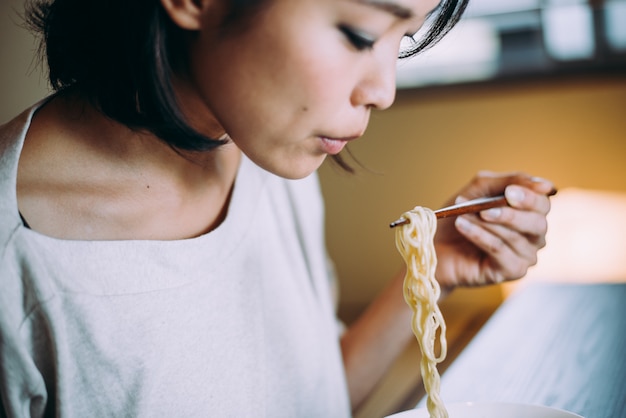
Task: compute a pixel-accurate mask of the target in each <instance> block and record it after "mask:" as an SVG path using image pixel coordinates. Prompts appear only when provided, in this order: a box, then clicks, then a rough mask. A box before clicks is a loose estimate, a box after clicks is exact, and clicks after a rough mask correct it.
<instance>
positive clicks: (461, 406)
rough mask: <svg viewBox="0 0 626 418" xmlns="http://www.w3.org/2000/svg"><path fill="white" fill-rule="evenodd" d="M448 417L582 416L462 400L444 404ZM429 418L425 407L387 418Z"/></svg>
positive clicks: (545, 417)
mask: <svg viewBox="0 0 626 418" xmlns="http://www.w3.org/2000/svg"><path fill="white" fill-rule="evenodd" d="M446 409H447V410H448V415H449V416H450V418H505V417H506V418H583V417H582V416H580V415H578V414H574V413H573V412H568V411H563V410H562V409H556V408H550V407H547V406H539V405H527V404H516V403H506V402H463V403H451V404H446ZM392 417H393V418H429V415H428V410H427V409H426V408H420V409H411V410H409V411H404V412H398V413H397V414H393V415H389V416H388V417H387V418H392Z"/></svg>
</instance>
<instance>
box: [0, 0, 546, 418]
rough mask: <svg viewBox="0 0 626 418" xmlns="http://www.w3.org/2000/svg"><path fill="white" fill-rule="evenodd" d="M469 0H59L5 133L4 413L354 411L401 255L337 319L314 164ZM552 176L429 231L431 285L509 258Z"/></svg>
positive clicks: (511, 268) (389, 347) (401, 331)
mask: <svg viewBox="0 0 626 418" xmlns="http://www.w3.org/2000/svg"><path fill="white" fill-rule="evenodd" d="M464 5H465V4H464V2H463V1H459V2H457V1H454V0H451V1H447V2H446V1H444V2H443V3H442V4H441V5H438V3H437V2H436V1H435V0H298V1H292V0H266V1H241V0H240V1H234V0H231V1H228V0H161V1H160V2H157V1H151V0H136V1H131V2H126V1H121V0H119V1H118V0H110V1H107V2H102V1H101V2H85V1H82V0H54V1H52V2H51V3H50V4H47V3H44V4H42V5H35V6H33V7H32V8H31V9H30V10H31V12H30V22H31V23H33V24H34V25H35V26H37V27H38V28H39V29H41V30H42V31H43V33H44V37H45V48H46V56H47V60H48V65H49V68H50V79H51V83H52V85H53V87H55V89H56V90H57V93H56V94H54V95H52V96H51V97H49V98H47V99H46V100H44V101H42V102H41V103H39V104H37V105H35V106H34V107H33V108H32V109H29V110H27V111H25V112H24V113H23V114H22V115H20V116H19V117H17V118H16V119H15V120H13V121H12V122H10V123H8V124H7V125H5V126H3V127H2V128H1V129H0V139H1V140H0V144H1V145H0V147H1V148H0V158H1V161H2V164H1V167H2V173H1V175H0V194H1V196H2V198H1V199H0V214H1V216H0V219H2V221H1V224H0V248H1V249H2V251H1V253H0V254H2V264H1V266H2V267H1V269H0V285H1V286H2V292H0V309H1V310H2V311H1V315H0V341H1V342H2V344H1V345H0V356H1V357H0V359H1V365H2V368H1V373H0V382H1V384H0V391H1V392H0V393H1V394H2V397H1V398H0V399H1V400H2V408H3V413H4V414H5V415H7V416H11V417H13V416H18V417H21V416H48V415H50V416H52V415H58V416H81V417H82V416H90V417H91V416H150V417H152V416H206V415H209V416H259V415H260V416H272V417H274V416H288V417H293V416H298V417H300V416H312V417H320V416H324V417H331V416H332V417H340V416H349V415H350V411H351V408H355V407H356V406H358V405H359V403H360V402H362V400H363V399H364V398H365V397H366V396H367V394H368V393H369V391H370V390H371V389H372V387H373V386H374V385H375V384H376V382H377V380H378V379H379V378H380V377H381V375H382V374H383V373H384V371H385V370H386V368H387V367H388V366H389V365H390V364H391V362H392V361H393V360H394V358H395V357H396V356H397V354H398V353H400V352H401V351H402V349H403V348H404V346H405V344H406V343H407V342H408V341H409V340H410V339H411V338H412V333H411V329H410V326H409V318H410V311H409V309H408V307H407V306H406V304H405V303H404V302H403V300H402V291H401V287H402V272H400V274H398V276H397V277H395V278H392V280H391V281H390V285H389V287H388V289H387V290H386V291H385V292H383V294H382V295H381V296H380V297H379V298H378V299H377V300H376V301H375V302H374V303H373V304H372V306H371V308H370V309H368V311H367V312H366V313H365V314H364V315H363V317H362V318H360V319H359V321H357V323H356V324H355V325H354V326H352V327H351V328H350V329H348V330H346V331H345V332H344V333H342V334H341V337H339V332H338V328H337V327H336V326H335V321H334V312H333V306H332V301H331V293H332V289H331V288H332V283H331V281H330V278H331V277H332V274H331V273H330V270H331V269H330V268H329V263H328V260H327V258H326V252H325V249H324V237H323V218H322V217H323V208H322V203H321V197H320V192H319V186H318V184H317V179H316V177H315V175H314V174H313V173H314V172H315V170H316V169H317V168H318V167H319V165H320V164H321V163H322V161H323V160H324V158H325V157H326V156H327V155H332V156H333V158H336V159H337V161H338V162H339V164H341V165H344V166H345V164H344V163H343V161H342V160H341V159H340V158H339V157H338V155H337V154H339V152H340V151H341V150H342V148H343V147H344V146H345V145H346V144H347V143H348V142H349V141H352V140H355V139H357V138H358V137H359V136H361V135H362V134H363V132H364V130H365V128H366V126H367V123H368V119H369V115H370V112H371V110H372V109H384V108H387V107H389V106H390V105H391V103H392V102H393V100H394V92H395V88H394V84H395V82H394V74H395V64H396V60H397V58H398V54H399V49H400V41H401V40H402V39H403V38H404V37H405V36H411V34H414V33H415V32H417V30H418V29H419V28H420V27H421V26H422V25H423V24H424V21H425V19H426V17H427V16H428V15H431V14H432V15H433V16H434V17H435V20H434V21H435V23H434V24H433V26H432V27H431V29H430V32H429V35H428V36H427V37H426V38H425V39H424V40H423V41H418V42H417V43H416V46H415V48H413V50H411V51H401V52H400V54H401V55H402V54H404V55H411V54H413V53H415V52H417V51H419V50H420V49H422V48H424V47H426V46H427V45H429V44H432V43H433V42H435V41H436V40H437V39H438V38H439V37H440V36H441V35H443V34H444V33H445V32H446V31H447V30H448V29H449V28H450V27H451V26H452V25H453V24H454V23H455V22H456V20H457V19H458V18H459V16H460V14H461V13H462V11H463V8H464ZM551 188H552V184H551V183H550V182H548V181H545V180H541V179H536V178H533V177H530V176H528V175H525V174H521V173H515V174H503V175H497V174H492V173H483V174H481V175H479V176H477V177H476V178H475V179H474V180H472V181H471V182H470V183H469V185H468V186H467V187H466V188H465V189H464V190H462V191H461V193H460V194H459V199H464V198H473V197H477V196H483V195H492V194H496V193H502V192H505V193H506V195H507V197H508V199H509V203H510V204H511V206H512V207H511V208H503V209H498V210H495V211H489V212H485V213H484V214H481V216H480V217H478V216H467V217H460V218H458V220H457V221H456V222H455V223H453V224H446V225H442V227H441V228H440V231H439V232H438V235H437V237H436V245H437V251H438V256H439V267H438V270H437V276H438V279H439V281H440V283H441V285H442V286H443V287H444V288H446V289H452V288H454V287H455V286H460V285H477V284H487V283H495V282H500V281H503V280H510V279H516V278H519V277H521V276H522V275H523V274H524V273H525V271H526V269H527V268H528V267H529V266H530V265H532V264H534V263H535V260H536V253H537V250H538V249H539V248H541V247H542V246H543V245H544V243H545V231H546V219H545V218H546V214H547V212H548V210H549V201H548V199H547V198H546V197H545V194H546V193H547V192H548V191H549V190H550V189H551Z"/></svg>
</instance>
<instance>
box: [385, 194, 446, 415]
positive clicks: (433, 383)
mask: <svg viewBox="0 0 626 418" xmlns="http://www.w3.org/2000/svg"><path fill="white" fill-rule="evenodd" d="M403 217H404V218H406V219H407V220H409V221H410V222H409V223H408V224H406V225H402V226H401V227H398V228H397V230H396V247H397V248H398V251H399V252H400V254H401V255H402V257H403V258H404V261H405V263H406V266H407V272H406V276H405V278H404V299H405V300H406V302H407V303H408V305H409V306H410V307H411V309H413V319H412V321H411V326H412V328H413V333H414V334H415V337H416V338H417V341H418V343H419V346H420V349H421V351H422V358H421V362H420V368H421V373H422V379H423V381H424V388H425V389H426V394H427V399H426V406H427V408H428V412H429V413H430V416H431V418H440V417H446V418H447V417H448V412H447V411H446V408H445V407H444V405H443V401H442V400H441V398H440V396H439V389H440V381H441V380H440V377H439V372H438V371H437V364H438V363H440V362H442V361H443V360H444V358H445V357H446V352H447V343H446V336H445V334H446V324H445V322H444V319H443V316H442V314H441V311H440V310H439V306H438V305H437V301H438V299H439V295H440V293H441V289H440V287H439V283H438V282H437V280H436V279H435V269H436V267H437V256H436V254H435V248H434V244H433V238H434V236H435V231H436V229H437V218H436V216H435V214H434V213H433V211H432V210H430V209H427V208H422V207H419V206H418V207H415V208H414V209H413V210H411V211H409V212H406V213H405V214H404V215H403ZM437 337H438V340H439V346H440V347H439V350H440V351H439V356H437V355H436V354H435V351H436V348H435V346H436V342H437Z"/></svg>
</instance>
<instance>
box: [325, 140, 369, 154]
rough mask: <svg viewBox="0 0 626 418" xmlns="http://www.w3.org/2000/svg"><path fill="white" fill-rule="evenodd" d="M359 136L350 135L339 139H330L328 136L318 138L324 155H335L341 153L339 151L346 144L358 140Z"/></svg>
mask: <svg viewBox="0 0 626 418" xmlns="http://www.w3.org/2000/svg"><path fill="white" fill-rule="evenodd" d="M360 137H361V135H352V136H346V137H341V138H331V137H328V136H320V137H319V139H320V141H321V143H322V150H323V152H324V153H326V154H330V155H336V154H339V153H340V152H341V150H342V149H343V148H344V147H345V146H346V144H347V143H348V142H350V141H354V140H355V139H358V138H360Z"/></svg>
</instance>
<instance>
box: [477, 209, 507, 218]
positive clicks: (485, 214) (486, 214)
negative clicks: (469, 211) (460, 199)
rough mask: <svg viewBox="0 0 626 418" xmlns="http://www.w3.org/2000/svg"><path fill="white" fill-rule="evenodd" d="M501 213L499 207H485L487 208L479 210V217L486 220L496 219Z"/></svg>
mask: <svg viewBox="0 0 626 418" xmlns="http://www.w3.org/2000/svg"><path fill="white" fill-rule="evenodd" d="M501 214H502V209H501V208H491V209H487V210H484V211H482V212H480V216H481V218H483V219H486V220H495V219H498V218H499V217H500V215H501Z"/></svg>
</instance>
